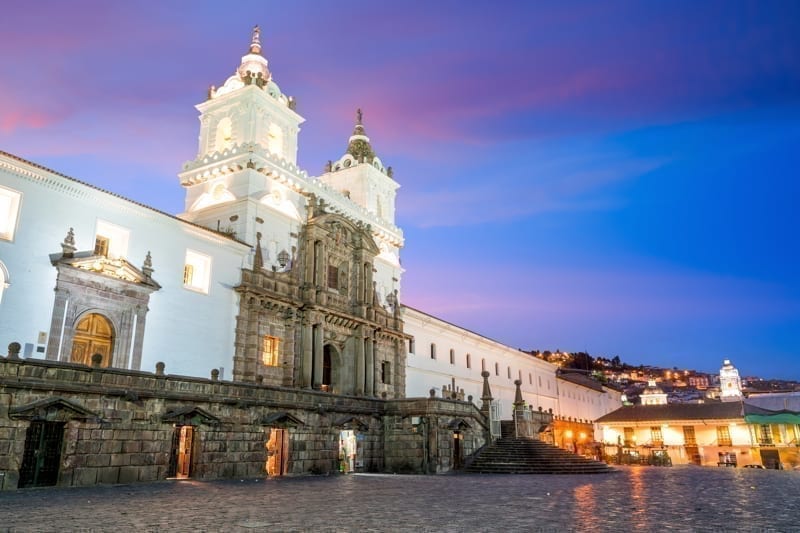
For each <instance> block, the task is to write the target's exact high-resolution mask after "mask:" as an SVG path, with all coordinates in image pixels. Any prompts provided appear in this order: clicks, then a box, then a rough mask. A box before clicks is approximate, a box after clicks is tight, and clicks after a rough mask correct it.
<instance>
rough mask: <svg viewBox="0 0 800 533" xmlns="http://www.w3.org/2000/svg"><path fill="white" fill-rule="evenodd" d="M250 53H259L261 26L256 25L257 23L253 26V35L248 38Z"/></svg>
mask: <svg viewBox="0 0 800 533" xmlns="http://www.w3.org/2000/svg"><path fill="white" fill-rule="evenodd" d="M250 53H251V54H260V53H261V28H259V27H258V24H256V25H255V26H253V37H252V39H251V40H250Z"/></svg>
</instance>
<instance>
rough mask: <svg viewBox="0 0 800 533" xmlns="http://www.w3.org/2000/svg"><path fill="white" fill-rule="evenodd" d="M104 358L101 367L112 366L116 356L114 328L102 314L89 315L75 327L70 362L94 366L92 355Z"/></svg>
mask: <svg viewBox="0 0 800 533" xmlns="http://www.w3.org/2000/svg"><path fill="white" fill-rule="evenodd" d="M96 353H99V354H100V355H102V356H103V361H102V362H101V364H100V366H103V367H108V366H111V361H112V358H113V355H114V326H113V325H112V324H111V321H110V320H109V319H108V318H106V317H105V316H103V315H101V314H100V313H89V314H87V315H85V316H83V317H82V318H81V319H80V320H79V321H78V322H77V324H76V325H75V333H74V336H73V338H72V353H71V355H70V361H72V362H73V363H81V364H84V365H90V364H92V355H94V354H96Z"/></svg>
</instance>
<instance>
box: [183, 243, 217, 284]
mask: <svg viewBox="0 0 800 533" xmlns="http://www.w3.org/2000/svg"><path fill="white" fill-rule="evenodd" d="M210 284H211V257H209V256H207V255H205V254H201V253H200V252H195V251H194V250H186V262H185V264H184V266H183V286H184V287H185V288H187V289H189V290H193V291H197V292H202V293H203V294H208V289H209V286H210Z"/></svg>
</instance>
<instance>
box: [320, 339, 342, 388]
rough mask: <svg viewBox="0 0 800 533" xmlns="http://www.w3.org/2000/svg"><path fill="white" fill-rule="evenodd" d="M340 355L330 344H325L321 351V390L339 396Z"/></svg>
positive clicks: (340, 384)
mask: <svg viewBox="0 0 800 533" xmlns="http://www.w3.org/2000/svg"><path fill="white" fill-rule="evenodd" d="M341 360H342V358H341V354H340V353H339V350H338V348H336V346H334V345H332V344H326V345H325V346H324V347H323V349H322V390H324V391H328V392H336V393H338V394H341V392H342V391H341V387H342V383H341V376H340V375H339V373H340V369H341V366H342V365H341Z"/></svg>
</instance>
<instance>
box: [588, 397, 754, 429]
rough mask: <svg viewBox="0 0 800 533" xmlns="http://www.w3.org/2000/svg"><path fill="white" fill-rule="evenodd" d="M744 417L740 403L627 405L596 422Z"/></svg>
mask: <svg viewBox="0 0 800 533" xmlns="http://www.w3.org/2000/svg"><path fill="white" fill-rule="evenodd" d="M743 417H744V413H743V409H742V403H741V402H715V403H675V404H666V405H628V406H624V407H622V408H620V409H617V410H616V411H612V412H610V413H608V414H607V415H604V416H601V417H600V418H598V419H597V420H596V422H597V423H599V424H603V423H607V422H649V421H653V422H667V421H670V420H707V419H711V420H724V419H742V418H743Z"/></svg>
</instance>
